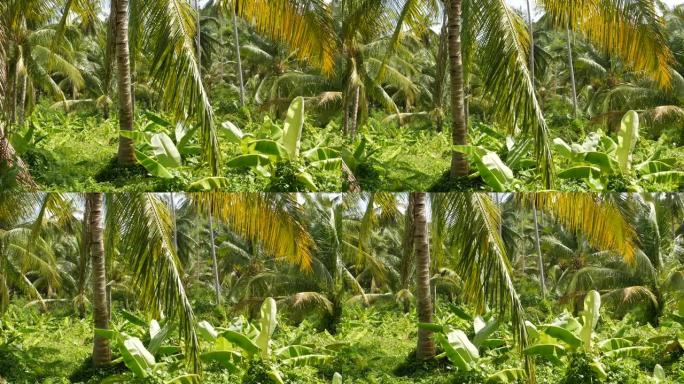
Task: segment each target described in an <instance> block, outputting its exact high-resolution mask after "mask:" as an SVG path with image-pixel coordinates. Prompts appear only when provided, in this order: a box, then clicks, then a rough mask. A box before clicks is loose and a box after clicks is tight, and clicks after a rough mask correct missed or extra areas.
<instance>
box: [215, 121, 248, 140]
mask: <svg viewBox="0 0 684 384" xmlns="http://www.w3.org/2000/svg"><path fill="white" fill-rule="evenodd" d="M221 128H223V129H221V133H223V136H224V137H225V138H227V139H228V141H230V142H232V143H236V144H239V143H240V142H241V141H242V139H243V138H244V137H245V134H244V133H242V130H241V129H240V128H238V127H237V125H235V124H233V123H232V122H230V121H224V122H223V123H221Z"/></svg>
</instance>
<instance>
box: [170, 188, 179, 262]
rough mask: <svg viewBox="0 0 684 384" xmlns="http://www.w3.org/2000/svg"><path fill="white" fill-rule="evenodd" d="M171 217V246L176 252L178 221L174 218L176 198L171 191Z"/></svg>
mask: <svg viewBox="0 0 684 384" xmlns="http://www.w3.org/2000/svg"><path fill="white" fill-rule="evenodd" d="M171 219H172V220H173V247H174V249H175V250H176V252H178V221H177V220H176V200H175V198H174V196H173V192H171Z"/></svg>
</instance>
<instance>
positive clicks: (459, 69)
mask: <svg viewBox="0 0 684 384" xmlns="http://www.w3.org/2000/svg"><path fill="white" fill-rule="evenodd" d="M461 5H462V0H448V7H447V9H448V12H449V64H450V72H451V113H452V118H453V122H452V132H451V136H452V142H453V144H454V145H466V144H468V126H467V124H466V115H465V88H464V87H465V85H464V78H463V54H462V52H461ZM468 173H469V164H468V159H467V158H466V156H465V154H463V153H461V152H456V151H452V156H451V170H450V176H451V178H457V177H464V176H467V175H468Z"/></svg>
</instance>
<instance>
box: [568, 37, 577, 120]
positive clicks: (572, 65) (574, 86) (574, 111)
mask: <svg viewBox="0 0 684 384" xmlns="http://www.w3.org/2000/svg"><path fill="white" fill-rule="evenodd" d="M566 32H567V40H568V41H567V44H568V67H569V69H570V84H571V85H572V116H573V117H574V118H577V82H575V60H574V59H573V57H572V31H570V27H568V28H567V30H566Z"/></svg>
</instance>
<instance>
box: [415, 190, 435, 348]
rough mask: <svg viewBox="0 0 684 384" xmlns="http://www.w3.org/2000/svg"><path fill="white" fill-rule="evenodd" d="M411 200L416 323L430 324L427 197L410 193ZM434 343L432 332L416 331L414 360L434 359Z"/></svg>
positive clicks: (423, 194)
mask: <svg viewBox="0 0 684 384" xmlns="http://www.w3.org/2000/svg"><path fill="white" fill-rule="evenodd" d="M411 199H412V200H413V212H411V213H410V214H412V215H413V223H414V224H413V229H414V233H413V246H414V247H415V252H416V257H415V260H416V293H417V294H416V307H417V308H418V321H420V322H421V323H432V298H431V295H430V291H431V289H430V276H431V275H430V247H429V242H430V241H429V239H430V235H429V232H428V225H427V196H426V194H425V193H412V194H411ZM435 350H436V349H435V341H434V340H433V338H432V332H431V331H429V330H426V329H422V328H419V329H418V346H417V348H416V358H417V359H418V360H429V359H432V358H434V357H435V353H436V352H435Z"/></svg>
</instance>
